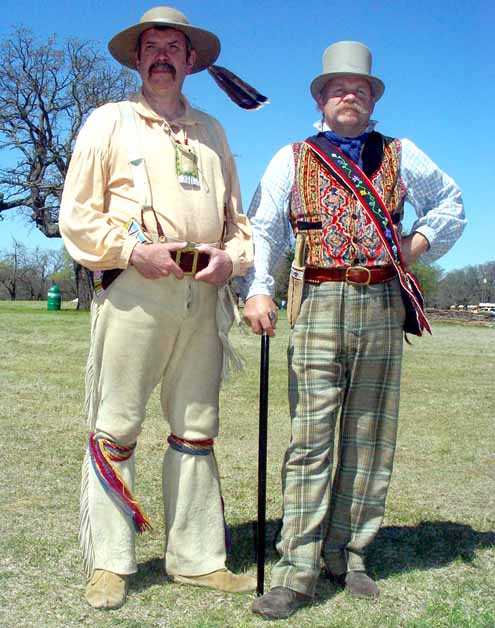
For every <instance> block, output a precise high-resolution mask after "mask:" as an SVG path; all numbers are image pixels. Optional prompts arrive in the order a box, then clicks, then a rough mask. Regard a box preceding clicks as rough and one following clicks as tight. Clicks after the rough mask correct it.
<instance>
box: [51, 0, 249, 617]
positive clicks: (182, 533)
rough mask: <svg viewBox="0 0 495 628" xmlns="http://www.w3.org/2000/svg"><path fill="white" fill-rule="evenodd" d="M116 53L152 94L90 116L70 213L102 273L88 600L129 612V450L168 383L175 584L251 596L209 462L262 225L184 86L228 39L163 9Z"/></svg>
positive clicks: (93, 357) (69, 226) (67, 196)
mask: <svg viewBox="0 0 495 628" xmlns="http://www.w3.org/2000/svg"><path fill="white" fill-rule="evenodd" d="M109 49H110V52H111V53H112V55H113V56H114V57H115V58H116V59H117V60H118V61H120V62H121V63H123V64H124V65H126V66H128V67H130V68H134V69H136V70H137V71H138V72H139V74H140V76H141V79H142V88H141V90H140V92H139V93H138V94H137V95H136V96H133V97H131V98H130V99H129V100H128V101H124V102H122V103H110V104H107V105H105V106H103V107H101V108H99V109H97V110H96V111H94V112H93V113H92V114H91V116H90V117H89V118H88V120H87V122H86V124H85V125H84V127H83V129H82V130H81V132H80V134H79V137H78V140H77V143H76V147H75V150H74V154H73V157H72V160H71V164H70V168H69V172H68V175H67V179H66V183H65V188H64V193H63V199H62V204H61V211H60V229H61V232H62V235H63V238H64V242H65V245H66V247H67V249H68V251H69V253H70V254H71V255H72V257H73V258H74V259H75V260H77V261H78V262H79V263H80V264H82V265H83V266H86V267H87V268H89V269H91V270H93V271H95V275H96V282H95V288H96V294H95V298H94V302H93V309H92V334H91V347H90V354H89V359H88V367H87V378H86V384H87V409H88V423H89V429H90V435H89V445H88V453H87V456H86V459H85V462H84V466H83V481H82V491H81V530H80V540H81V547H82V551H83V557H84V564H85V568H86V570H87V574H88V578H89V582H88V585H87V590H86V598H87V600H88V602H89V603H90V604H91V605H92V606H93V607H95V608H118V607H119V606H121V605H122V604H123V603H124V602H125V598H126V594H127V580H128V576H129V574H132V573H134V572H135V571H136V570H137V563H136V555H135V533H136V532H142V531H144V530H145V529H146V528H148V527H150V522H149V521H148V519H147V517H146V515H145V514H144V511H143V509H142V508H141V506H140V504H139V503H138V500H137V498H136V497H135V495H134V475H135V470H134V464H135V460H134V451H135V447H136V441H137V438H138V435H139V433H140V431H141V429H142V424H143V420H144V415H145V407H146V403H147V401H148V399H149V396H150V394H151V392H152V391H153V389H154V388H155V386H156V385H157V384H158V383H160V382H161V404H162V410H163V414H164V418H165V419H166V420H167V421H168V423H169V425H170V429H171V434H170V436H169V437H168V444H169V447H168V448H167V450H166V452H165V456H164V461H163V492H164V506H165V523H166V528H167V535H166V544H165V568H166V572H167V574H168V575H169V576H170V578H171V579H172V580H173V581H174V582H178V583H183V584H191V585H197V586H205V587H211V588H214V589H219V590H222V591H229V592H240V591H248V590H252V589H254V588H255V579H254V578H252V577H251V576H247V575H235V574H233V573H231V572H230V571H228V570H227V569H226V567H225V560H226V548H225V529H224V519H223V510H222V497H221V493H220V485H219V476H218V470H217V465H216V461H215V457H214V453H213V439H214V438H215V437H216V436H217V434H218V401H219V385H220V377H221V373H222V368H223V366H224V360H225V359H226V356H227V353H228V351H229V350H230V349H229V345H228V340H227V334H228V329H229V326H230V324H231V319H229V316H230V315H231V314H232V312H231V311H228V308H229V306H230V304H229V300H228V298H227V297H226V292H225V288H224V286H225V284H226V282H227V281H228V280H229V278H230V277H232V276H235V275H242V274H244V273H245V272H246V270H247V269H248V267H249V266H250V265H251V264H252V239H251V231H250V226H249V222H248V220H247V219H246V218H245V217H244V216H243V215H242V213H241V199H240V193H239V183H238V179H237V173H236V168H235V165H234V160H233V157H232V154H231V152H230V149H229V146H228V144H227V140H226V138H225V135H224V132H223V129H222V127H221V126H220V125H219V123H218V122H217V121H216V120H215V119H214V118H212V117H211V116H209V115H207V114H205V113H203V112H200V111H198V110H196V109H193V108H192V107H191V106H190V105H189V103H188V101H187V100H186V98H185V97H184V96H183V94H182V86H183V83H184V79H185V78H186V76H187V75H188V74H191V73H194V72H199V71H200V70H203V69H205V68H207V67H208V66H209V65H210V64H212V63H213V62H214V61H215V59H216V58H217V57H218V54H219V52H220V43H219V41H218V39H217V37H216V36H215V35H213V34H212V33H210V32H208V31H205V30H202V29H199V28H197V27H195V26H192V25H190V24H189V22H188V21H187V19H186V17H185V16H184V15H183V14H182V13H180V12H179V11H177V10H175V9H171V8H168V7H157V8H154V9H151V10H149V11H147V12H146V13H145V14H144V15H143V17H142V18H141V20H140V22H139V24H136V25H134V26H132V27H130V28H128V29H126V30H124V31H122V32H121V33H119V34H118V35H116V36H115V37H114V38H113V39H112V41H111V42H110V44H109ZM225 316H227V320H225ZM157 446H162V445H161V444H158V443H157ZM142 455H143V456H146V451H143V452H142Z"/></svg>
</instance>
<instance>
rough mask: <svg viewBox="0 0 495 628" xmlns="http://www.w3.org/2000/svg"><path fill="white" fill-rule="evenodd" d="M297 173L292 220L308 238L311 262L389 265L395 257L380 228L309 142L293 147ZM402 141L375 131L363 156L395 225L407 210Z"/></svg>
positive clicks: (365, 165)
mask: <svg viewBox="0 0 495 628" xmlns="http://www.w3.org/2000/svg"><path fill="white" fill-rule="evenodd" d="M292 148H293V154H294V163H295V176H294V183H293V187H292V195H291V205H290V221H291V224H292V228H293V230H294V234H296V235H297V233H298V231H299V230H300V229H301V230H302V229H304V231H305V232H306V233H307V236H308V239H307V241H308V244H309V252H308V256H307V258H306V264H307V265H308V266H318V267H323V268H330V267H335V268H341V267H345V266H352V265H356V264H357V265H360V266H385V265H388V264H390V259H389V256H388V253H387V251H386V250H385V247H384V246H383V244H382V242H381V240H380V238H379V236H378V234H377V232H376V227H375V226H374V224H373V223H372V221H371V220H370V219H369V217H368V216H367V215H366V213H365V212H364V211H363V209H362V208H361V205H360V204H359V202H358V201H357V200H356V199H355V197H354V196H353V194H352V192H351V191H350V190H348V189H347V188H346V187H344V186H343V185H342V184H341V183H340V182H339V181H338V180H337V179H335V177H334V176H333V175H332V173H330V172H329V171H328V170H327V169H326V168H325V166H324V165H323V164H322V163H321V162H320V161H319V160H318V159H317V158H316V157H315V155H314V153H313V151H312V150H311V149H310V148H309V147H308V146H307V145H306V144H304V142H296V143H295V144H293V145H292ZM400 150H401V145H400V141H399V140H398V139H394V138H391V137H385V136H383V135H381V134H380V133H376V132H372V133H370V135H369V137H368V139H367V141H366V143H365V145H364V148H363V154H362V160H363V168H362V169H363V171H364V172H365V173H366V174H367V176H368V177H369V178H370V179H371V181H372V183H373V185H374V186H375V188H376V190H377V191H378V193H379V194H380V196H381V197H382V198H383V200H384V202H385V205H386V206H387V208H388V210H389V212H390V214H391V216H392V220H393V222H394V224H395V225H397V226H400V222H401V220H402V216H403V213H404V199H405V195H406V193H405V189H404V185H403V183H402V181H401V178H400V155H401V153H400Z"/></svg>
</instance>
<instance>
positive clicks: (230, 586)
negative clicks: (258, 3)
mask: <svg viewBox="0 0 495 628" xmlns="http://www.w3.org/2000/svg"><path fill="white" fill-rule="evenodd" d="M170 579H171V580H172V581H173V582H177V583H178V584H190V585H192V586H195V587H208V588H209V589H217V591H226V592H227V593H244V592H246V591H254V590H255V589H256V578H253V577H252V576H248V575H247V574H240V575H238V574H235V573H232V572H231V571H229V570H228V569H226V568H224V569H219V570H218V571H212V572H211V573H207V574H203V575H200V576H180V575H171V576H170Z"/></svg>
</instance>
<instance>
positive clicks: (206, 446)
mask: <svg viewBox="0 0 495 628" xmlns="http://www.w3.org/2000/svg"><path fill="white" fill-rule="evenodd" d="M167 442H168V444H169V445H170V447H172V449H175V451H180V452H181V453H183V454H191V456H208V454H209V453H210V452H211V451H212V450H213V438H207V439H205V440H186V439H185V438H180V436H176V435H175V434H170V436H169V437H168V438H167Z"/></svg>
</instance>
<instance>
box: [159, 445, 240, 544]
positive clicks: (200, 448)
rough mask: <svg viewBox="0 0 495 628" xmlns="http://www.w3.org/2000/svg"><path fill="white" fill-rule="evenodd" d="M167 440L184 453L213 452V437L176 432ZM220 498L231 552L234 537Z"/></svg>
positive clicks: (203, 454)
mask: <svg viewBox="0 0 495 628" xmlns="http://www.w3.org/2000/svg"><path fill="white" fill-rule="evenodd" d="M167 442H168V444H169V445H170V447H172V449H174V450H175V451H179V452H180V453H182V454H190V455H191V456H208V455H209V454H210V453H211V452H213V444H214V441H213V438H206V439H205V440H187V439H186V438H181V437H180V436H176V435H175V434H170V436H169V437H168V438H167ZM215 464H216V461H215ZM220 499H221V500H222V516H223V530H224V534H225V549H226V550H227V552H230V550H231V548H232V539H231V537H230V530H229V528H228V526H227V522H226V521H225V503H224V501H223V497H222V496H220Z"/></svg>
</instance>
